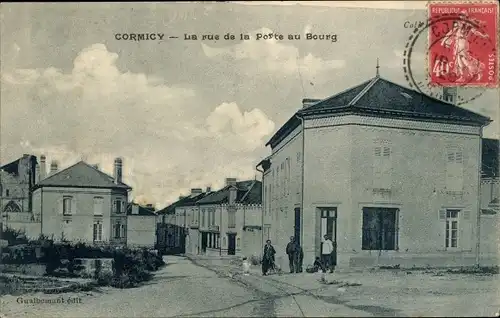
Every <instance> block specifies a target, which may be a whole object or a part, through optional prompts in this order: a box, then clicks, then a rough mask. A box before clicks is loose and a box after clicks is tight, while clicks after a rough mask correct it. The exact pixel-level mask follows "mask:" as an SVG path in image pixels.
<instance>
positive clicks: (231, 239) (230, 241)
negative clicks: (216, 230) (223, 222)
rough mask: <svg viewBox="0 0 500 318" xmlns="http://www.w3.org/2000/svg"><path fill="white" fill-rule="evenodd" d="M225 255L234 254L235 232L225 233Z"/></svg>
mask: <svg viewBox="0 0 500 318" xmlns="http://www.w3.org/2000/svg"><path fill="white" fill-rule="evenodd" d="M227 255H236V234H235V233H228V234H227Z"/></svg>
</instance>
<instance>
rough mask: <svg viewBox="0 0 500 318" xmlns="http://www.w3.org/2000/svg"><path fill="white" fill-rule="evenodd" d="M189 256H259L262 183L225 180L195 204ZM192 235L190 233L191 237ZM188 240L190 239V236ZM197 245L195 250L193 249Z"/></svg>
mask: <svg viewBox="0 0 500 318" xmlns="http://www.w3.org/2000/svg"><path fill="white" fill-rule="evenodd" d="M196 207H197V210H198V211H197V212H198V216H196V210H194V209H193V212H194V213H195V214H194V215H195V216H194V217H193V218H191V220H190V221H191V228H192V229H193V230H196V229H197V230H198V233H193V236H192V237H191V238H190V240H189V242H190V245H191V246H192V248H188V250H189V251H190V252H192V253H193V254H194V253H197V254H206V255H242V256H243V255H244V256H247V257H250V256H252V255H255V256H259V255H260V254H261V247H262V182H260V181H257V180H248V181H239V182H238V181H237V180H236V179H235V178H226V184H225V186H224V187H223V188H222V189H220V190H218V191H214V192H211V193H209V194H207V195H206V196H205V197H204V198H202V199H200V200H198V201H197V202H196ZM192 232H195V231H190V233H192ZM190 236H191V235H190ZM195 245H197V247H194V246H195Z"/></svg>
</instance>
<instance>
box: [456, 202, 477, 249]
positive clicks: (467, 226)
mask: <svg viewBox="0 0 500 318" xmlns="http://www.w3.org/2000/svg"><path fill="white" fill-rule="evenodd" d="M470 218H471V211H470V210H463V211H462V220H463V222H460V223H461V224H460V236H459V239H458V240H459V246H460V247H461V248H462V250H466V251H470V250H472V247H473V246H474V244H475V240H474V238H473V235H472V233H473V231H472V226H473V224H472V222H470Z"/></svg>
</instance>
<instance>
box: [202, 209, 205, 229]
mask: <svg viewBox="0 0 500 318" xmlns="http://www.w3.org/2000/svg"><path fill="white" fill-rule="evenodd" d="M201 226H205V209H201Z"/></svg>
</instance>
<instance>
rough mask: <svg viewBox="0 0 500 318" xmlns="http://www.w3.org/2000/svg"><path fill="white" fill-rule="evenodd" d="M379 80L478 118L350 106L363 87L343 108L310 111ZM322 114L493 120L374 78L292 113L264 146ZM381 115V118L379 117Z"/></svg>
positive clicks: (480, 122) (476, 122)
mask: <svg viewBox="0 0 500 318" xmlns="http://www.w3.org/2000/svg"><path fill="white" fill-rule="evenodd" d="M379 79H382V80H384V81H386V82H388V83H390V84H392V85H395V86H397V87H399V88H403V89H405V90H410V91H414V92H416V93H417V94H419V95H421V96H425V97H426V98H428V99H430V100H431V101H435V102H438V103H442V104H447V105H450V106H453V107H458V108H460V109H463V110H466V111H468V112H469V113H472V114H474V115H475V116H477V117H478V119H470V118H463V117H461V116H450V115H442V116H439V115H431V114H423V113H414V112H405V111H396V110H391V109H373V108H366V107H359V106H356V105H355V103H354V104H353V105H351V102H352V101H354V100H359V99H360V98H361V97H362V96H363V95H364V94H366V92H367V91H368V90H369V88H371V86H370V87H368V86H367V87H365V88H368V89H366V90H365V89H363V90H362V91H361V92H360V93H359V94H358V95H357V96H355V97H354V98H353V99H352V100H351V101H350V102H349V103H347V105H343V106H339V107H336V108H334V109H332V108H325V109H312V110H311V109H310V108H311V106H313V105H317V104H319V103H321V102H324V101H327V100H329V99H331V98H334V97H336V96H338V95H340V94H343V93H345V92H347V91H349V90H352V89H355V88H357V87H360V86H363V85H367V84H368V85H370V83H371V82H373V83H375V82H376V81H378V80H379ZM324 114H336V115H341V114H362V115H368V116H370V115H377V117H382V116H384V117H385V116H387V117H391V118H399V119H403V118H404V119H406V120H418V121H431V122H440V123H450V122H452V123H460V124H462V123H464V122H467V123H470V124H474V126H481V127H484V126H486V125H488V124H489V123H491V122H492V121H493V120H492V119H491V118H489V117H486V116H483V115H481V114H478V113H476V112H473V111H471V110H468V109H464V108H461V107H459V106H457V105H454V104H451V103H448V102H444V101H442V100H439V99H437V98H434V97H432V96H429V95H427V94H424V93H421V92H418V91H415V90H414V89H411V88H407V87H404V86H402V85H400V84H397V83H394V82H392V81H389V80H387V79H385V78H381V77H379V76H376V77H374V78H372V79H370V80H368V81H365V82H363V83H361V84H359V85H356V86H354V87H351V88H348V89H346V90H343V91H341V92H339V93H337V94H334V95H332V96H330V97H327V98H325V99H322V100H321V101H319V102H317V103H315V104H312V105H309V106H308V107H305V108H301V109H299V110H298V111H296V112H295V113H294V115H293V116H292V117H291V118H290V119H289V120H288V121H287V122H285V124H283V126H281V127H280V128H279V129H278V131H276V133H274V135H273V136H272V137H271V139H269V141H268V142H267V143H266V144H265V145H266V146H269V145H271V147H272V148H274V147H275V146H276V145H277V144H278V143H279V142H281V141H282V140H283V139H284V138H285V137H286V136H288V135H289V134H290V133H291V132H292V131H293V130H294V129H295V128H297V127H298V126H299V125H300V124H301V122H302V120H301V119H299V118H302V119H303V118H305V117H306V116H312V115H324ZM380 115H382V116H380Z"/></svg>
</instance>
